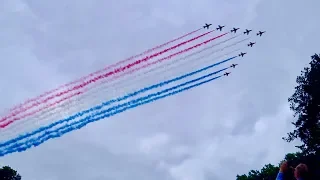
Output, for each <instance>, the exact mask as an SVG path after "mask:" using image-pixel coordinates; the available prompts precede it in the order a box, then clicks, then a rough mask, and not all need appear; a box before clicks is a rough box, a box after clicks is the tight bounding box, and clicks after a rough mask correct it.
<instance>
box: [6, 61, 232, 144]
mask: <svg viewBox="0 0 320 180" xmlns="http://www.w3.org/2000/svg"><path fill="white" fill-rule="evenodd" d="M228 68H229V67H228ZM228 68H224V69H221V70H218V71H215V72H213V73H210V74H207V75H204V76H201V77H199V78H196V79H193V80H190V81H188V82H185V83H182V84H179V85H176V86H174V87H171V88H167V89H165V90H163V91H160V92H156V93H153V94H149V95H147V96H144V97H141V98H138V99H135V100H131V101H129V102H126V103H123V104H119V105H117V106H113V107H111V108H109V109H106V110H103V111H100V112H97V113H95V114H93V115H89V116H87V117H85V118H83V119H81V120H79V121H76V122H73V123H71V124H67V125H64V126H62V127H60V128H58V129H55V130H53V131H51V132H50V131H46V132H45V133H44V134H43V135H41V136H38V137H36V138H34V139H41V138H43V137H45V136H46V135H48V134H50V133H55V132H59V131H60V130H62V131H63V133H61V132H60V133H59V134H60V135H63V134H65V133H67V132H70V131H72V130H75V129H80V128H81V127H83V126H85V125H86V124H88V123H90V119H92V118H94V117H96V116H99V115H103V114H105V113H108V112H110V111H113V110H117V109H119V108H121V107H125V106H129V105H131V104H134V103H138V102H140V101H144V100H147V99H150V98H151V97H153V96H159V95H161V94H163V93H167V92H169V91H172V90H174V89H178V88H180V87H183V86H185V85H188V84H190V83H194V82H196V81H200V80H202V79H204V78H207V77H210V76H212V75H214V74H217V73H219V72H222V71H225V70H227V69H228ZM77 124H79V125H77ZM83 124H84V125H83ZM74 125H77V126H76V127H72V126H74ZM68 127H69V129H68ZM64 129H65V130H64ZM44 139H45V140H48V138H44ZM49 139H50V138H49ZM36 141H37V140H33V139H30V140H28V141H26V142H22V143H15V144H13V145H11V146H10V147H7V148H6V149H8V150H12V149H15V148H17V147H19V146H23V145H24V144H25V145H26V146H29V148H30V147H31V145H35V146H38V145H39V144H38V143H35V142H36Z"/></svg>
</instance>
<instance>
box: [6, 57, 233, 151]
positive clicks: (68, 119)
mask: <svg viewBox="0 0 320 180" xmlns="http://www.w3.org/2000/svg"><path fill="white" fill-rule="evenodd" d="M234 58H237V56H233V57H231V58H228V59H226V60H223V61H220V62H218V63H215V64H212V65H210V66H207V67H204V68H202V69H199V70H197V71H193V72H191V73H188V74H185V75H182V76H180V77H176V78H173V79H171V80H167V81H164V82H161V83H158V84H155V85H152V86H149V87H146V88H143V89H140V90H138V91H136V92H133V93H129V94H128V95H126V96H123V97H120V98H116V99H112V100H109V101H107V102H104V103H102V105H100V106H95V107H93V108H90V109H87V110H84V111H82V112H79V113H77V114H75V115H73V116H70V117H68V118H66V119H62V120H59V121H56V122H54V123H52V124H50V125H48V126H45V127H41V128H39V129H37V130H35V131H33V132H30V133H26V134H24V135H20V136H18V137H16V138H14V139H11V140H8V141H5V142H3V143H0V148H1V147H4V146H7V145H9V144H11V143H15V142H17V141H20V140H22V139H24V138H28V137H30V136H32V135H35V134H37V133H40V132H42V131H45V130H48V129H50V128H52V127H54V126H56V125H58V124H61V123H64V122H68V121H71V120H73V119H75V118H77V117H80V116H83V115H84V114H87V113H89V112H91V111H94V110H99V109H101V108H103V107H104V106H107V105H110V104H111V103H114V102H119V101H122V100H125V99H127V98H130V97H132V96H135V95H138V94H140V93H144V92H146V91H148V90H151V89H154V88H158V87H161V86H164V85H167V84H169V83H172V82H175V81H178V80H181V79H183V78H186V77H188V76H191V75H194V74H196V73H200V72H202V71H205V70H207V69H210V68H212V67H214V66H217V65H219V64H222V63H225V62H227V61H230V60H232V59H234Z"/></svg>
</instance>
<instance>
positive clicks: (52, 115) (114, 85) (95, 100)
mask: <svg viewBox="0 0 320 180" xmlns="http://www.w3.org/2000/svg"><path fill="white" fill-rule="evenodd" d="M225 47H226V46H225ZM225 47H222V48H221V49H218V50H216V51H222V50H223V49H224V48H225ZM239 50H240V49H236V50H233V51H230V52H227V53H225V54H222V55H220V56H217V57H214V58H213V59H214V60H215V59H219V58H221V57H224V56H228V55H230V54H232V53H233V52H235V51H239ZM210 54H212V53H210ZM210 54H209V55H210ZM201 59H203V57H198V58H196V59H192V60H190V61H196V62H194V63H195V65H194V66H193V67H192V68H188V69H190V71H191V69H197V68H199V66H200V67H201V66H204V65H203V63H204V62H206V63H207V62H209V61H212V59H211V58H210V59H209V60H206V61H204V62H202V61H201ZM198 60H200V61H198ZM174 62H177V61H174ZM200 62H201V63H200ZM199 63H200V64H199ZM172 64H173V63H171V64H169V65H172ZM188 64H189V62H188V61H184V63H183V64H180V65H179V69H182V71H181V72H179V73H178V74H181V73H183V72H185V71H186V68H182V67H183V66H186V65H188ZM174 68H177V67H167V66H162V67H160V68H158V69H157V68H154V69H153V70H159V69H162V70H161V71H159V72H157V73H156V74H161V79H167V78H170V77H169V75H168V76H163V75H165V74H167V73H166V72H167V71H170V70H173V69H174ZM187 71H188V70H187ZM176 72H178V71H175V73H176ZM147 73H150V71H148V72H146V74H147ZM146 74H138V75H139V76H135V77H131V78H130V80H129V79H128V80H129V84H126V83H127V81H126V80H124V81H118V82H116V83H112V84H107V85H108V87H105V86H97V88H96V89H94V91H90V93H86V94H84V95H83V96H81V97H80V98H81V99H77V100H75V101H77V102H76V103H75V104H77V106H76V107H75V108H74V110H75V109H76V108H77V109H83V108H87V107H85V106H84V105H83V104H84V102H81V101H85V103H86V104H88V100H86V99H87V98H90V100H91V99H92V100H91V101H90V103H89V104H96V103H100V102H101V98H98V95H97V93H98V92H103V93H104V94H110V90H111V89H112V88H117V89H121V90H122V91H124V89H126V88H128V86H132V85H134V84H136V83H141V81H145V80H146V79H151V78H153V76H147V77H143V79H139V77H140V76H141V75H146ZM137 78H138V79H137ZM132 79H133V80H132ZM121 85H122V86H121ZM118 86H119V87H118ZM105 89H107V90H105ZM128 89H129V88H128ZM105 98H109V97H105ZM69 104H70V103H65V104H62V105H59V106H58V107H55V108H59V110H58V111H51V112H50V113H48V114H46V115H39V116H36V117H33V118H32V119H36V120H40V119H42V120H43V119H47V118H49V117H50V119H56V118H59V117H58V116H56V114H60V112H61V111H64V109H65V107H66V106H69ZM80 107H81V108H80ZM47 112H48V111H47Z"/></svg>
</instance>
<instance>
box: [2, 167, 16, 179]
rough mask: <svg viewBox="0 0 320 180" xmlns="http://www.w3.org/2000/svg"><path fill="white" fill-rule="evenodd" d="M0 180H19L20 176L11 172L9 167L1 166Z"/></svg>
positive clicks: (14, 171) (13, 171)
mask: <svg viewBox="0 0 320 180" xmlns="http://www.w3.org/2000/svg"><path fill="white" fill-rule="evenodd" d="M0 179H1V180H21V176H20V174H18V173H17V171H16V170H13V169H12V168H11V167H9V166H3V167H2V168H0Z"/></svg>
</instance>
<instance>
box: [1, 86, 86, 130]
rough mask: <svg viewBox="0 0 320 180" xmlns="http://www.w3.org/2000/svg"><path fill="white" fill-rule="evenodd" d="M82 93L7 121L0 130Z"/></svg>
mask: <svg viewBox="0 0 320 180" xmlns="http://www.w3.org/2000/svg"><path fill="white" fill-rule="evenodd" d="M82 93H83V92H81V91H79V92H76V93H74V94H71V95H69V96H66V97H64V98H62V99H59V100H58V101H55V102H54V103H51V104H48V105H46V106H44V107H42V108H39V109H36V110H34V111H31V112H29V113H27V114H24V115H23V116H20V117H14V118H13V119H11V120H10V121H7V122H5V123H3V124H1V125H0V128H5V127H7V126H8V125H10V124H12V123H13V122H15V121H17V120H20V119H23V118H26V117H28V116H31V115H33V114H35V113H38V112H40V111H42V110H45V109H47V108H49V107H52V106H55V105H57V104H59V103H61V102H62V101H65V100H67V99H70V98H72V97H74V96H77V95H80V94H82Z"/></svg>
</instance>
